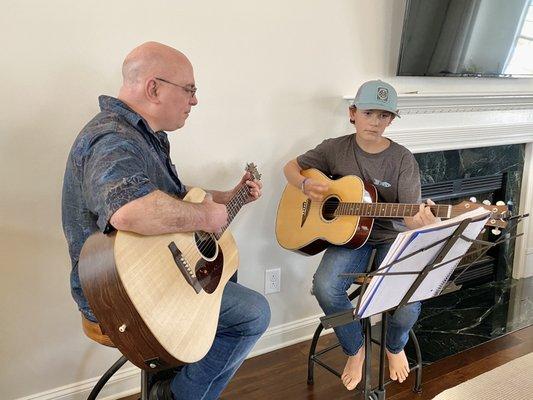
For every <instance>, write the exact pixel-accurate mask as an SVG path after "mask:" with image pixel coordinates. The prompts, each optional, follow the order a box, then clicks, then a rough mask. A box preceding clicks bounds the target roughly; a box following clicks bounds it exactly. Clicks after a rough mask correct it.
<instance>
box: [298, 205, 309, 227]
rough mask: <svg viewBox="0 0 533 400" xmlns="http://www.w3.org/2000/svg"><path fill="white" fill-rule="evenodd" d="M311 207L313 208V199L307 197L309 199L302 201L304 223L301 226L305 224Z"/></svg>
mask: <svg viewBox="0 0 533 400" xmlns="http://www.w3.org/2000/svg"><path fill="white" fill-rule="evenodd" d="M310 209H311V199H310V198H307V200H306V201H304V202H303V203H302V223H301V225H300V228H301V227H302V226H304V224H305V220H306V219H307V216H308V215H309V210H310Z"/></svg>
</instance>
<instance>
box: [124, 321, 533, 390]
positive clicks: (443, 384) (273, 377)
mask: <svg viewBox="0 0 533 400" xmlns="http://www.w3.org/2000/svg"><path fill="white" fill-rule="evenodd" d="M334 340H335V338H334V336H333V335H331V334H330V335H326V336H323V337H322V338H321V339H320V342H319V343H320V344H319V347H325V346H327V345H328V344H330V343H333V341H334ZM308 349H309V341H306V342H302V343H299V344H295V345H293V346H290V347H286V348H284V349H281V350H276V351H273V352H271V353H268V354H264V355H262V356H258V357H254V358H252V359H249V360H247V361H245V362H244V364H243V365H242V367H241V368H240V369H239V371H238V372H237V374H236V375H235V377H234V378H233V380H232V381H231V382H230V384H229V386H228V387H227V388H226V390H225V392H224V393H223V395H222V397H221V399H222V400H230V399H231V400H233V399H244V400H247V399H252V400H267V399H268V400H299V399H306V400H331V399H339V400H342V399H359V398H361V396H360V395H359V394H356V393H354V392H348V391H347V390H345V389H344V387H343V386H342V384H341V382H340V380H339V379H338V378H337V377H336V376H334V375H332V374H330V373H329V372H327V371H325V370H324V369H323V368H321V367H319V366H316V367H315V383H314V385H310V386H309V385H307V352H308ZM532 351H533V326H530V327H528V328H524V329H521V330H519V331H516V332H513V333H510V334H507V335H505V336H503V337H500V338H498V339H494V340H492V341H490V342H487V343H484V344H482V345H479V346H477V347H475V348H472V349H469V350H466V351H464V352H462V353H459V354H456V355H454V356H450V357H447V358H444V359H442V360H439V361H437V362H435V363H433V364H431V365H428V366H425V367H424V369H423V377H422V393H421V394H415V393H413V392H412V391H411V388H412V386H413V378H414V377H413V376H410V377H409V379H408V380H407V381H406V382H404V383H402V384H401V385H400V384H397V383H391V384H390V385H388V386H387V387H386V390H387V399H388V400H407V399H417V400H425V399H432V398H433V397H434V396H435V395H437V394H438V393H440V392H442V391H443V390H445V389H448V388H450V387H453V386H455V385H458V384H459V383H461V382H465V381H467V380H469V379H471V378H473V377H475V376H478V375H480V374H482V373H484V372H487V371H490V370H491V369H494V368H496V367H498V366H500V365H503V364H505V363H506V362H508V361H511V360H514V359H515V358H518V357H520V356H522V355H525V354H528V353H530V352H532ZM374 353H377V351H375V352H374ZM325 359H326V360H328V362H331V363H332V364H333V365H336V367H337V369H342V366H343V363H344V360H345V357H344V355H343V354H342V353H341V351H340V350H338V349H336V350H334V351H331V352H330V353H328V355H327V358H325ZM373 365H374V366H376V365H377V359H376V360H375V361H374V362H373ZM373 375H374V376H375V375H377V374H376V373H374V374H373ZM411 375H413V374H411ZM138 397H139V396H138V395H137V396H129V397H127V398H125V399H123V400H134V399H137V398H138Z"/></svg>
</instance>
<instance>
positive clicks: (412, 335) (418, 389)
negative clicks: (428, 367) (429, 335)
mask: <svg viewBox="0 0 533 400" xmlns="http://www.w3.org/2000/svg"><path fill="white" fill-rule="evenodd" d="M409 337H410V338H411V340H412V342H413V346H414V348H415V353H416V377H415V385H414V386H413V392H415V393H420V392H422V353H421V351H420V345H419V344H418V339H417V338H416V335H415V332H414V331H413V330H412V329H411V330H410V331H409Z"/></svg>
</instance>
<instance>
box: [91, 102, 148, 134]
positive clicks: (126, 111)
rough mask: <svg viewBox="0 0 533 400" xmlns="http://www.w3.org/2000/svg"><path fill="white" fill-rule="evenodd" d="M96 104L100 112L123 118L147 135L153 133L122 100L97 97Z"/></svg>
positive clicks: (144, 121)
mask: <svg viewBox="0 0 533 400" xmlns="http://www.w3.org/2000/svg"><path fill="white" fill-rule="evenodd" d="M98 102H99V104H100V110H102V111H110V112H113V113H116V114H119V115H121V116H122V117H124V118H125V119H126V120H127V121H128V122H129V123H130V124H131V125H133V126H135V127H139V128H141V130H143V131H145V132H147V133H152V134H153V133H155V132H154V131H153V130H152V128H150V125H148V122H146V120H145V119H144V118H143V117H141V116H140V115H139V114H137V113H136V112H135V111H133V110H132V109H131V108H130V107H129V106H128V105H127V104H126V103H124V102H123V101H122V100H119V99H117V98H115V97H111V96H105V95H101V96H100V97H98Z"/></svg>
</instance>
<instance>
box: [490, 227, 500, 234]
mask: <svg viewBox="0 0 533 400" xmlns="http://www.w3.org/2000/svg"><path fill="white" fill-rule="evenodd" d="M491 232H492V234H493V235H496V236H498V235H499V234H500V233H502V231H500V230H499V229H498V228H494V229H493V230H491Z"/></svg>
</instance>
